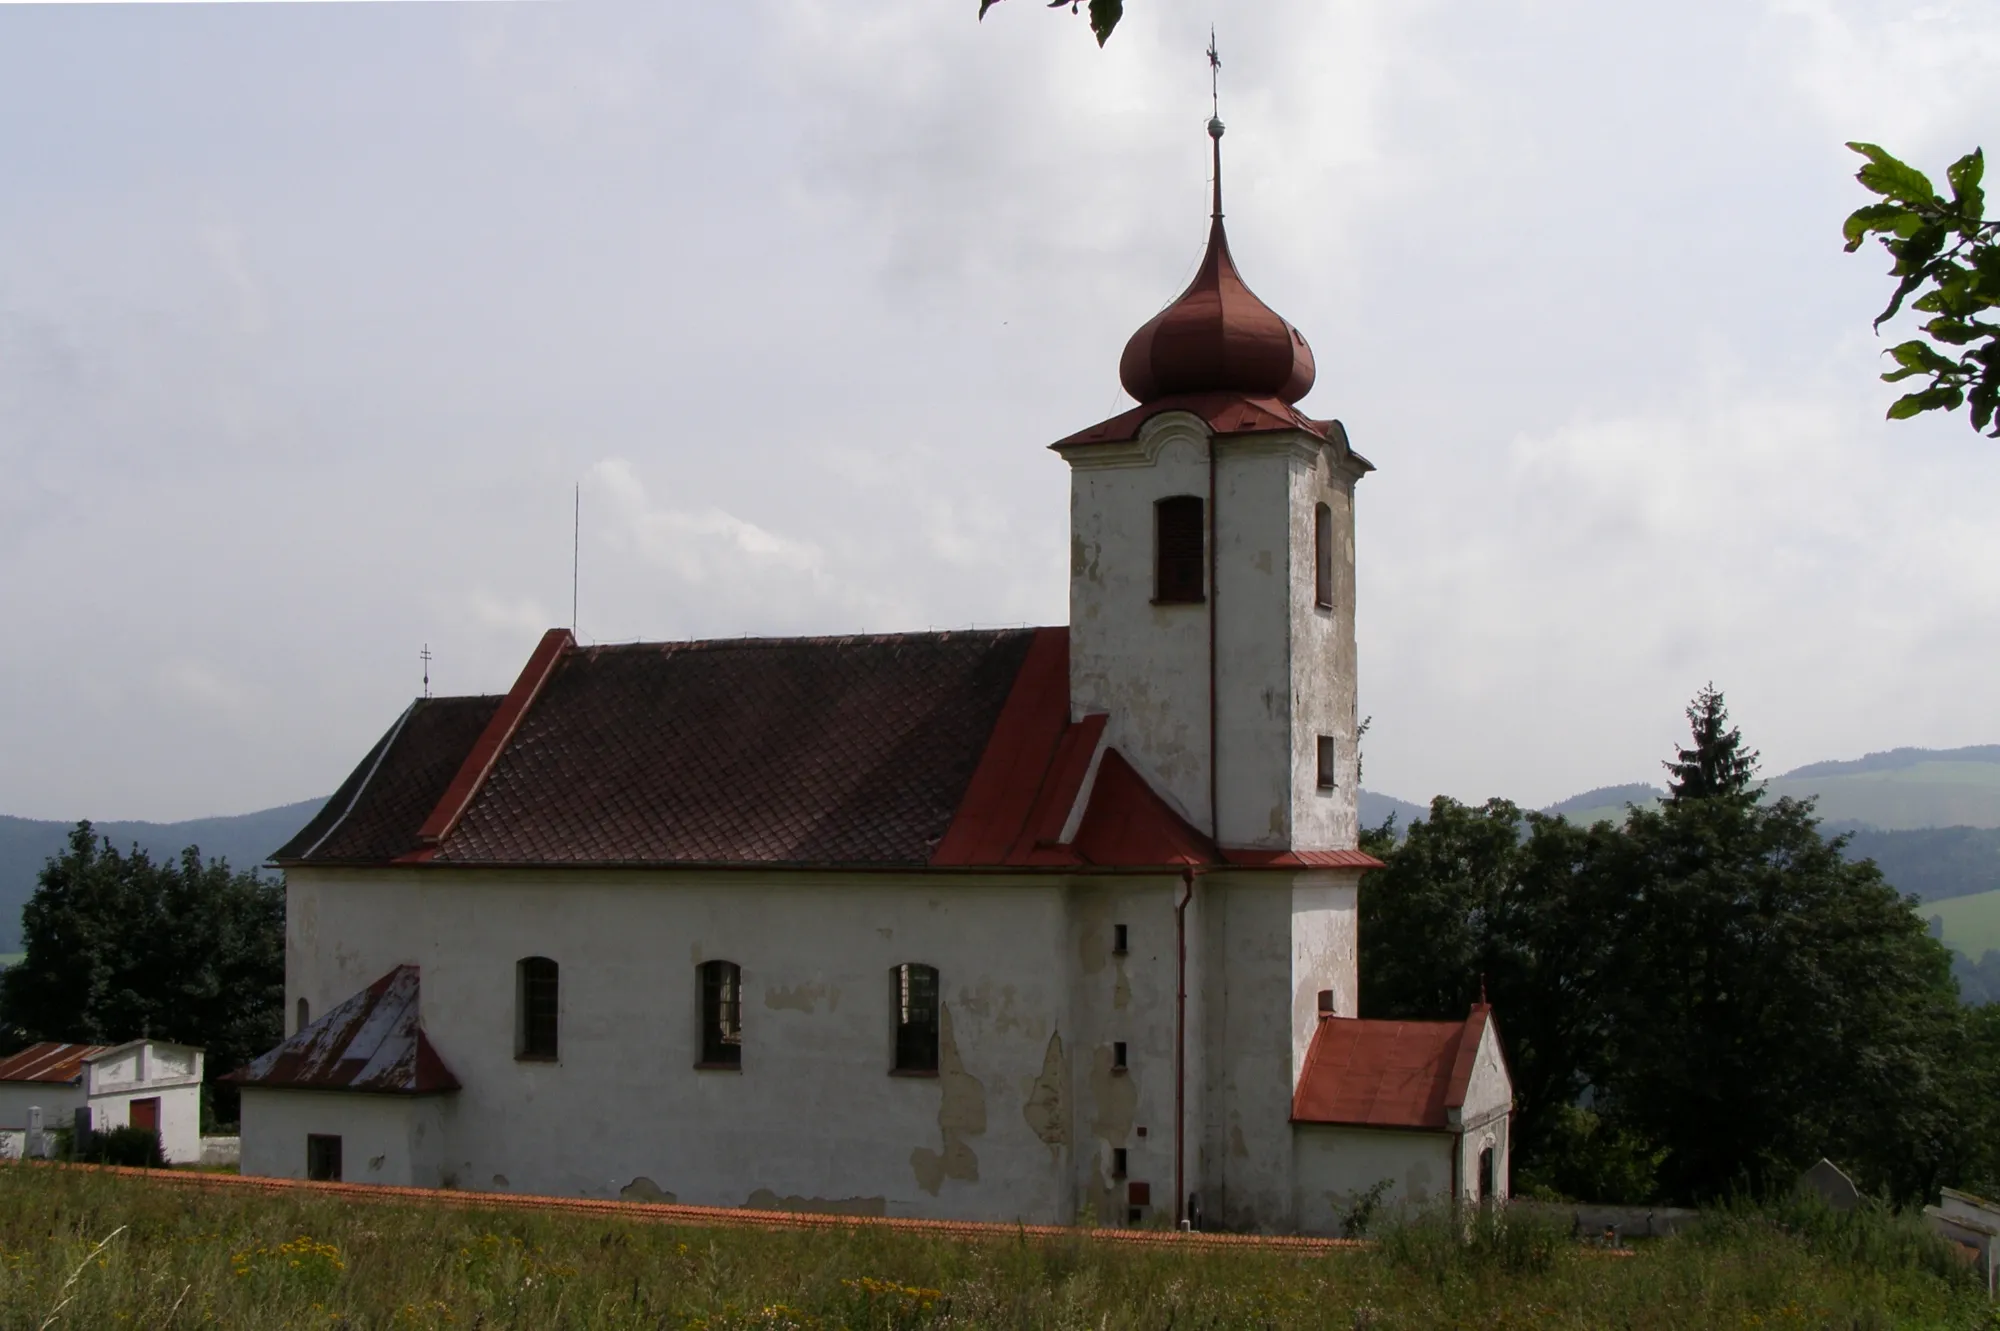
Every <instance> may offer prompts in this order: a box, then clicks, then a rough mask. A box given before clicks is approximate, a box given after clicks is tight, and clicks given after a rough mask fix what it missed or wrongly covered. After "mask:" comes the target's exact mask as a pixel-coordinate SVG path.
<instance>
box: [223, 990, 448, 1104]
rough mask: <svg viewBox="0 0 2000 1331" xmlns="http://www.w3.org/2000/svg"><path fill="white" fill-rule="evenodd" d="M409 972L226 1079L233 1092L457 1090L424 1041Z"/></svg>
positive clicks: (417, 993)
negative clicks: (253, 1088) (234, 1085)
mask: <svg viewBox="0 0 2000 1331" xmlns="http://www.w3.org/2000/svg"><path fill="white" fill-rule="evenodd" d="M421 989H422V985H421V983H420V980H419V976H418V973H417V968H416V967H415V966H398V967H396V969H394V970H392V971H390V972H389V973H388V974H387V975H384V976H383V977H382V978H381V979H379V980H377V981H375V983H373V984H371V985H369V986H368V987H367V988H366V989H363V990H362V991H361V992H360V993H358V994H355V995H354V996H353V997H351V998H349V999H348V1000H347V1001H346V1002H344V1003H341V1004H340V1005H339V1006H338V1007H335V1008H333V1009H331V1010H330V1011H328V1012H327V1013H326V1014H325V1015H324V1016H322V1017H321V1018H320V1019H319V1020H318V1021H316V1022H313V1023H312V1024H311V1025H309V1026H307V1027H305V1028H304V1029H303V1030H301V1031H299V1032H298V1033H297V1034H295V1035H293V1036H292V1038H291V1039H289V1040H287V1041H285V1042H284V1043H283V1044H281V1045H279V1046H278V1047H277V1048H276V1049H273V1050H271V1051H270V1052H269V1053H267V1054H264V1055H262V1056H261V1057H259V1058H258V1059H257V1060H256V1061H254V1062H252V1063H249V1064H246V1065H245V1066H243V1067H241V1068H238V1069H237V1070H236V1071H234V1072H231V1073H229V1074H228V1075H226V1076H225V1077H224V1078H223V1080H224V1081H233V1082H235V1083H237V1084H238V1085H240V1086H265V1087H272V1088H276V1089H288V1090H318V1091H370V1092H375V1093H379V1094H390V1095H428V1094H432V1093H435V1092H439V1091H455V1090H457V1089H458V1078H456V1077H454V1076H452V1075H451V1070H450V1069H449V1068H447V1067H445V1065H444V1060H442V1059H440V1058H439V1057H438V1054H437V1050H435V1049H433V1048H432V1047H431V1042H430V1039H429V1037H427V1036H426V1035H425V1034H424V1027H423V1021H422V1018H421V1010H422V1009H421V1004H420V1002H419V999H420V998H421Z"/></svg>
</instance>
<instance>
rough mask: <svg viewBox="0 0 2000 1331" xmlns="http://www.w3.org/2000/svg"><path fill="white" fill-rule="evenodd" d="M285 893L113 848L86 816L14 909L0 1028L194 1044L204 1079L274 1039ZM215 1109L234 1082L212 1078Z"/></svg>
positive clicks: (13, 1034)
mask: <svg viewBox="0 0 2000 1331" xmlns="http://www.w3.org/2000/svg"><path fill="white" fill-rule="evenodd" d="M284 919H285V908H284V894H283V891H282V889H281V888H279V887H278V886H277V885H276V884H273V883H270V882H267V881H266V880H264V879H262V878H259V877H258V876H257V875H256V874H254V873H235V872H232V871H231V870H230V868H229V866H228V864H227V863H225V862H223V861H221V860H210V861H206V862H205V861H203V859H202V858H201V852H200V851H199V850H198V849H196V848H195V847H193V846H190V847H188V849H187V850H185V851H184V852H182V855H181V858H180V861H179V863H177V864H155V863H153V861H152V859H151V858H150V857H149V856H148V855H146V854H145V852H143V851H140V850H137V849H136V848H135V849H134V850H133V851H132V852H131V853H130V854H129V855H121V854H119V853H118V852H117V851H116V850H114V849H113V848H112V847H111V845H110V843H109V842H108V841H105V840H103V839H102V838H100V837H98V836H97V835H96V833H95V832H93V831H92V829H91V826H90V824H89V823H87V822H83V823H78V824H77V826H76V828H75V829H74V830H73V831H72V832H71V833H70V839H69V846H68V848H67V850H66V851H65V853H64V854H63V855H62V856H60V857H59V858H55V859H51V860H49V861H48V862H47V864H45V865H44V866H43V869H42V872H41V874H40V875H39V877H38V879H37V883H36V887H35V893H34V895H33V896H32V897H30V898H29V900H28V903H27V905H26V906H24V907H23V908H22V912H21V924H22V935H23V941H24V943H25V944H26V949H27V951H26V955H25V956H24V957H23V958H22V960H21V962H20V964H18V965H16V966H13V967H10V968H9V969H8V970H7V971H6V972H5V973H4V974H0V1029H4V1032H5V1035H6V1038H7V1039H8V1041H9V1042H10V1043H11V1044H13V1045H14V1046H16V1047H18V1046H19V1045H22V1044H27V1043H31V1042H33V1041H37V1040H64V1041H74V1042H78V1043H84V1044H109V1043H114V1042H117V1041H121V1040H129V1039H134V1038H137V1037H139V1036H144V1035H150V1036H153V1037H155V1038H157V1039H162V1040H170V1041H174V1042H176V1043H181V1044H191V1045H199V1046H201V1047H202V1048H203V1049H204V1050H205V1051H206V1056H205V1059H204V1071H205V1075H206V1077H207V1078H208V1079H209V1080H210V1082H211V1083H213V1082H214V1079H215V1078H217V1077H220V1076H221V1075H222V1074H223V1073H226V1072H229V1071H231V1070H233V1069H235V1068H237V1067H239V1066H241V1065H242V1064H243V1063H245V1062H248V1061H249V1060H250V1059H251V1058H254V1057H255V1056H256V1055H258V1054H260V1053H262V1052H263V1051H264V1050H266V1049H268V1048H270V1047H271V1046H272V1045H274V1044H276V1043H278V1041H279V1040H280V1039H282V1038H283V1034H284V1032H283V1011H282V1010H283V1005H284V986H285V956H284ZM209 1089H210V1092H211V1094H212V1096H213V1098H214V1099H213V1102H214V1108H215V1112H216V1113H217V1115H218V1116H219V1117H221V1118H223V1119H225V1120H227V1119H230V1118H233V1117H234V1114H235V1104H236V1099H235V1093H234V1089H233V1088H232V1087H229V1086H226V1085H213V1084H212V1085H211V1087H210V1088H209Z"/></svg>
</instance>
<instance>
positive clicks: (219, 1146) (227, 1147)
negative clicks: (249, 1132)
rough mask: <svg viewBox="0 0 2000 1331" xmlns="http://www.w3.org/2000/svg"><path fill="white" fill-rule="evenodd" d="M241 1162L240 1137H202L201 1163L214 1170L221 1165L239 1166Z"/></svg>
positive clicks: (241, 1146) (241, 1142) (241, 1140)
mask: <svg viewBox="0 0 2000 1331" xmlns="http://www.w3.org/2000/svg"><path fill="white" fill-rule="evenodd" d="M242 1162H243V1139H242V1138H241V1137H203V1138H202V1139H201V1163H202V1164H204V1165H207V1166H209V1167H210V1168H215V1167H218V1166H222V1165H239V1164H241V1163H242Z"/></svg>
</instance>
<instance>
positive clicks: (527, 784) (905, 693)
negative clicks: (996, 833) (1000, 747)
mask: <svg viewBox="0 0 2000 1331" xmlns="http://www.w3.org/2000/svg"><path fill="white" fill-rule="evenodd" d="M1034 637H1035V630H1033V629H1002V630H987V631H977V632H962V633H930V634H892V635H883V636H874V637H853V638H766V639H757V638H749V639H736V640H730V641H717V642H691V643H659V644H641V645H635V646H624V647H594V648H583V649H579V650H576V651H574V652H571V653H570V654H569V655H567V656H566V657H565V658H564V659H563V660H562V662H561V663H560V664H559V665H557V666H556V668H555V670H554V672H553V674H552V675H550V677H549V678H548V681H547V682H546V684H544V685H543V686H542V688H541V691H540V694H539V696H538V697H537V698H536V700H535V703H534V706H533V707H532V709H530V710H529V711H528V713H527V715H526V716H525V717H524V718H522V720H521V722H520V724H519V726H518V727H517V728H516V730H515V731H514V735H513V738H512V739H511V740H510V741H509V743H508V745H507V747H506V749H505V750H504V751H503V752H502V753H501V754H500V755H499V757H498V759H497V760H496V761H495V762H494V763H493V766H492V769H491V771H490V773H489V774H488V775H487V777H486V779H485V782H484V783H483V785H482V786H481V788H480V789H479V791H478V793H477V794H476V795H475V796H474V797H473V798H472V800H471V802H470V804H469V805H468V807H467V808H466V810H465V812H464V814H463V815H462V816H461V817H460V818H459V820H458V823H457V826H456V827H455V828H454V829H453V830H452V831H451V833H450V834H449V835H448V836H447V837H445V839H444V840H443V842H442V843H441V844H440V846H439V847H438V849H437V852H436V855H435V861H436V862H437V863H441V864H481V863H487V864H509V863H533V864H558V863H607V862H608V863H633V864H655V863H713V864H799V865H808V864H810V865H909V866H919V865H923V864H925V863H927V862H928V861H929V859H930V856H931V852H932V850H933V848H934V847H935V846H936V844H937V843H938V841H939V840H940V839H942V838H943V836H944V834H945V831H946V830H947V829H948V828H949V826H950V824H951V820H952V815H953V813H954V812H955V811H956V810H957V808H958V806H959V803H960V801H961V799H962V798H963V796H964V794H965V789H966V786H967V784H968V783H969V782H970V781H971V779H972V773H973V770H974V768H975V767H976V766H977V765H978V763H979V758H980V755H981V753H982V752H983V751H984V750H985V748H986V744H987V740H988V737H989V736H990V735H991V734H992V733H993V728H994V724H995V722H996V721H997V720H998V718H999V715H1000V711H1001V708H1002V707H1003V706H1004V705H1005V703H1006V701H1007V697H1008V694H1009V693H1010V691H1011V690H1012V688H1013V686H1014V681H1015V678H1016V676H1017V675H1019V674H1020V671H1021V664H1022V661H1023V659H1024V658H1025V657H1026V656H1027V653H1028V648H1029V646H1030V644H1031V643H1032V641H1033V640H1034Z"/></svg>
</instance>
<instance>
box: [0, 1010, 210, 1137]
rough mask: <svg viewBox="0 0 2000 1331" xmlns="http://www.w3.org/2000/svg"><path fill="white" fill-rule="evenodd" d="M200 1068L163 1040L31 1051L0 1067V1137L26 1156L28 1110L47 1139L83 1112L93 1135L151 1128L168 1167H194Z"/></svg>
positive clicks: (189, 1052)
mask: <svg viewBox="0 0 2000 1331" xmlns="http://www.w3.org/2000/svg"><path fill="white" fill-rule="evenodd" d="M201 1067H202V1051H201V1050H199V1049H196V1048H193V1047H192V1046H189V1045H182V1044H169V1043H167V1042H166V1041H163V1040H128V1041H126V1042H125V1043H124V1044H118V1045H92V1044H65V1043H60V1042H57V1041H44V1042H43V1043H41V1044H34V1045H30V1046H28V1047H27V1048H26V1049H23V1050H21V1051H20V1052H19V1053H17V1054H14V1055H12V1056H11V1057H8V1058H6V1059H0V1133H4V1134H6V1140H7V1142H8V1144H9V1145H11V1146H12V1147H13V1151H12V1153H13V1154H15V1155H17V1156H18V1155H21V1154H25V1153H26V1152H27V1143H26V1141H25V1140H24V1138H25V1135H26V1133H27V1130H28V1128H29V1126H30V1124H29V1120H30V1113H29V1111H30V1110H31V1109H34V1108H39V1109H40V1110H41V1111H42V1116H41V1125H42V1127H43V1129H44V1130H45V1131H53V1130H54V1129H56V1128H59V1127H65V1126H68V1125H70V1124H73V1123H74V1122H75V1121H76V1119H75V1116H76V1111H77V1110H78V1109H82V1108H86V1107H87V1108H88V1109H89V1110H90V1126H91V1128H92V1129H93V1130H94V1131H98V1132H108V1131H110V1130H111V1129H113V1128H123V1127H139V1128H151V1129H153V1130H154V1131H156V1132H158V1133H159V1134H160V1150H161V1153H162V1154H163V1155H164V1156H165V1157H166V1159H167V1163H168V1164H193V1163H195V1162H196V1161H198V1160H200V1159H201Z"/></svg>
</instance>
